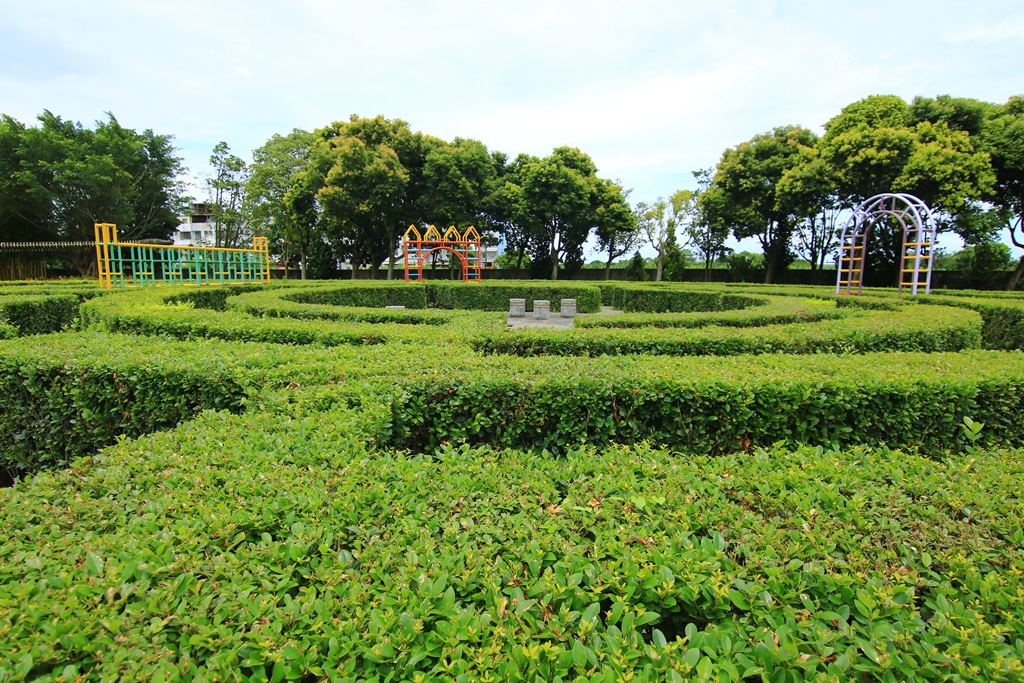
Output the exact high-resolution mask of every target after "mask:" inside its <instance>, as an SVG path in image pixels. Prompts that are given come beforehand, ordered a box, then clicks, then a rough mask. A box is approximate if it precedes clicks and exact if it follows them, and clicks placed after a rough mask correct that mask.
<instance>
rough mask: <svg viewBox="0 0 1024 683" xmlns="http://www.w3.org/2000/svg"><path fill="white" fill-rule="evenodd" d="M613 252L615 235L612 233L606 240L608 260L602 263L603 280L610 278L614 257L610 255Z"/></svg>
mask: <svg viewBox="0 0 1024 683" xmlns="http://www.w3.org/2000/svg"><path fill="white" fill-rule="evenodd" d="M614 253H615V237H614V235H613V236H612V238H611V239H610V240H608V262H607V263H606V264H605V265H604V279H605V280H610V279H612V259H613V258H614V256H612V254H614Z"/></svg>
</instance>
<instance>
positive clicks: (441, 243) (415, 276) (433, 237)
mask: <svg viewBox="0 0 1024 683" xmlns="http://www.w3.org/2000/svg"><path fill="white" fill-rule="evenodd" d="M438 251H447V252H449V253H450V254H454V255H455V257H456V258H457V259H458V261H459V264H460V265H461V267H462V281H463V282H480V269H481V268H482V266H483V264H482V262H481V251H480V233H478V232H477V231H476V228H474V227H473V226H470V227H469V228H468V229H467V230H466V232H465V233H464V234H461V235H460V234H459V231H458V230H456V229H455V226H454V225H453V226H451V227H449V228H448V229H447V230H445V231H444V235H442V234H441V231H440V230H438V229H437V228H435V227H434V226H433V225H431V226H430V227H428V228H427V230H426V232H425V233H423V234H420V231H419V230H417V229H416V226H415V225H410V226H409V229H408V230H406V231H405V235H404V236H403V237H402V261H403V262H404V264H405V281H406V282H421V281H422V280H423V267H424V266H425V265H426V263H427V257H429V256H430V255H431V254H433V253H435V252H438Z"/></svg>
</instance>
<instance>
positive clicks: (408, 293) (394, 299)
mask: <svg viewBox="0 0 1024 683" xmlns="http://www.w3.org/2000/svg"><path fill="white" fill-rule="evenodd" d="M281 298H282V299H284V300H285V301H292V302H295V303H300V304H317V305H320V306H356V307H360V308H383V307H384V306H405V307H406V308H426V307H427V290H426V288H424V287H422V286H417V285H411V284H407V283H405V282H400V283H399V282H395V283H392V284H381V283H359V282H355V283H347V284H345V285H343V286H341V287H339V286H337V284H335V285H334V286H324V283H318V284H317V285H314V286H312V287H308V288H302V289H301V290H300V291H297V292H287V293H284V294H282V295H281Z"/></svg>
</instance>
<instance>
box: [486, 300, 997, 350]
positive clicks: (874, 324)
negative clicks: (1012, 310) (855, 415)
mask: <svg viewBox="0 0 1024 683" xmlns="http://www.w3.org/2000/svg"><path fill="white" fill-rule="evenodd" d="M980 346H981V317H980V316H979V315H978V314H977V313H973V312H970V313H969V312H968V311H965V310H962V309H954V308H939V307H928V308H925V307H922V306H904V307H900V308H899V309H898V310H895V311H877V312H871V313H868V312H862V313H859V314H851V315H848V316H846V317H844V318H842V319H839V320H822V321H819V322H816V323H801V324H794V325H785V326H782V325H768V326H765V327H760V328H756V329H727V328H723V327H720V326H716V327H706V328H701V329H697V330H686V329H684V330H673V329H655V328H640V329H624V330H611V329H601V328H577V329H574V330H569V331H564V332H562V331H558V332H555V331H552V330H545V329H539V330H538V329H521V330H512V331H504V332H500V333H490V334H481V335H480V336H479V337H478V338H477V339H476V340H475V341H474V347H475V348H476V349H477V350H479V351H481V352H483V353H486V354H507V355H516V356H541V355H557V356H601V355H620V354H648V355H668V356H689V355H694V356H729V355H739V354H763V353H790V354H808V353H851V352H852V353H866V352H873V351H932V352H938V351H960V350H963V349H974V348H980Z"/></svg>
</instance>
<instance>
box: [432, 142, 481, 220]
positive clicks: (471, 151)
mask: <svg viewBox="0 0 1024 683" xmlns="http://www.w3.org/2000/svg"><path fill="white" fill-rule="evenodd" d="M423 182H424V194H423V198H422V200H421V207H420V211H421V216H424V217H425V216H429V217H430V219H429V220H430V222H431V223H434V224H435V225H439V226H448V225H455V226H458V227H459V229H460V232H464V231H465V229H466V228H467V227H469V226H470V225H474V226H476V227H477V229H478V230H487V229H488V228H489V227H491V226H489V225H488V223H489V216H488V214H487V213H486V210H485V200H486V199H487V197H488V196H489V195H490V194H491V193H492V192H494V190H495V185H496V183H497V171H496V168H495V159H494V158H493V157H492V156H491V154H490V153H489V152H488V151H487V147H486V146H484V144H483V143H482V142H479V141H478V140H465V139H462V138H455V140H454V141H453V142H451V143H440V144H438V145H436V146H434V147H433V148H432V149H430V151H429V152H428V153H427V155H426V160H425V162H424V165H423ZM443 229H444V228H443V227H442V230H443Z"/></svg>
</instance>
